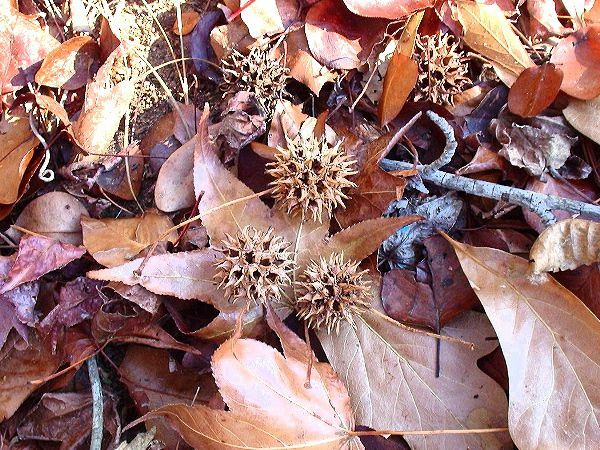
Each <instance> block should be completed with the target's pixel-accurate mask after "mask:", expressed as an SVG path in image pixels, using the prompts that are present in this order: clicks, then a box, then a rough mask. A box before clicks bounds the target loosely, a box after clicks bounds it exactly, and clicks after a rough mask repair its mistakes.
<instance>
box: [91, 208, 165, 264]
mask: <svg viewBox="0 0 600 450" xmlns="http://www.w3.org/2000/svg"><path fill="white" fill-rule="evenodd" d="M81 227H82V232H83V245H84V247H85V248H86V249H87V251H88V252H89V253H90V254H91V255H92V256H93V257H94V259H95V260H96V261H98V262H99V263H100V264H102V265H103V266H106V267H115V266H118V265H121V264H125V263H126V262H127V261H130V260H131V259H133V258H134V257H135V256H137V255H138V254H139V253H140V252H141V251H142V250H144V249H145V248H146V247H148V246H149V245H152V244H154V243H155V242H156V241H157V240H159V239H160V238H162V235H163V234H164V233H165V232H166V231H167V230H169V229H170V228H171V227H173V222H172V221H171V219H169V218H168V217H167V216H164V215H162V214H160V213H158V212H153V211H147V212H145V213H144V215H142V216H141V217H135V218H130V219H110V218H108V219H100V220H97V219H91V218H89V217H82V218H81ZM162 240H165V241H169V242H175V241H176V240H177V233H175V231H171V233H169V235H168V236H166V237H165V238H163V239H162Z"/></svg>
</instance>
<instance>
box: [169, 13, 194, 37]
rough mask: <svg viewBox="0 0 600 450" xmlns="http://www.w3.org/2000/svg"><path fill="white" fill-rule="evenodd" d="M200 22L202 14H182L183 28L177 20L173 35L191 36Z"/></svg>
mask: <svg viewBox="0 0 600 450" xmlns="http://www.w3.org/2000/svg"><path fill="white" fill-rule="evenodd" d="M199 20H200V14H198V13H197V12H196V11H186V12H184V13H181V28H179V21H178V20H177V19H175V23H174V24H173V33H175V34H176V35H178V36H185V35H186V34H190V33H191V32H192V31H193V30H194V28H195V27H196V24H197V23H198V21H199Z"/></svg>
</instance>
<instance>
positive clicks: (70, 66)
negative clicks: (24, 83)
mask: <svg viewBox="0 0 600 450" xmlns="http://www.w3.org/2000/svg"><path fill="white" fill-rule="evenodd" d="M99 52H100V49H99V47H98V44H96V42H95V41H94V40H93V39H92V38H91V37H89V36H75V37H73V38H71V39H69V40H68V41H65V42H63V43H62V44H60V46H58V47H56V48H55V49H53V50H52V51H50V52H49V53H48V55H46V58H45V59H44V62H43V63H42V66H41V67H40V69H39V70H38V71H37V73H36V75H35V82H36V83H38V84H41V85H43V86H49V87H54V88H61V89H65V90H76V89H79V88H81V87H83V86H85V85H86V84H87V82H88V80H89V78H90V67H91V65H92V63H93V62H94V61H95V60H96V59H97V58H98V57H99Z"/></svg>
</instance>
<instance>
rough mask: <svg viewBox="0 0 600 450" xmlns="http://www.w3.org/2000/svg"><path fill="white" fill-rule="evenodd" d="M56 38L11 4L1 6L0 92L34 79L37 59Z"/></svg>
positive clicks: (40, 57) (38, 59)
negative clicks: (0, 56)
mask: <svg viewBox="0 0 600 450" xmlns="http://www.w3.org/2000/svg"><path fill="white" fill-rule="evenodd" d="M58 45H59V42H58V41H57V40H56V39H55V38H53V37H52V36H51V35H50V34H49V33H48V32H47V31H45V30H42V28H40V25H39V23H38V22H37V20H36V19H35V18H33V17H29V16H26V15H25V14H21V13H20V12H19V11H18V10H17V9H16V8H15V7H14V6H13V5H8V4H6V5H2V8H0V55H2V58H0V94H2V95H4V94H6V93H9V92H13V91H16V90H17V89H19V88H21V87H23V86H25V85H26V84H27V83H28V82H30V81H33V77H34V75H35V72H36V70H37V69H38V68H39V63H41V61H42V60H43V59H44V57H45V56H46V55H47V54H48V53H49V52H50V51H51V50H52V49H54V48H56V47H58Z"/></svg>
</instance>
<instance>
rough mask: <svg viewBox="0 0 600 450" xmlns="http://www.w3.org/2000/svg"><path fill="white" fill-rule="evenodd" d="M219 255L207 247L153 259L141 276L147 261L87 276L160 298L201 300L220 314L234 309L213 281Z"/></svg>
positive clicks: (127, 264) (99, 271) (102, 270)
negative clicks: (138, 288) (140, 289)
mask: <svg viewBox="0 0 600 450" xmlns="http://www.w3.org/2000/svg"><path fill="white" fill-rule="evenodd" d="M219 255H220V253H219V252H218V251H215V250H213V249H209V248H205V249H202V250H196V251H191V252H181V253H166V254H163V255H156V256H151V257H150V258H148V260H147V262H146V264H145V265H144V267H143V270H142V273H141V275H140V276H138V275H136V273H135V271H137V270H138V269H139V268H140V265H141V264H142V261H143V260H144V258H138V259H136V260H134V261H131V262H128V263H126V264H122V265H120V266H116V267H112V268H110V269H101V270H92V271H90V272H88V273H87V276H88V277H89V278H91V279H93V280H104V281H118V282H121V283H124V284H126V285H128V286H135V285H137V284H139V285H141V286H143V287H145V288H146V289H148V290H149V291H150V292H154V293H155V294H159V295H172V296H174V297H177V298H181V299H184V300H192V299H196V300H202V301H204V302H206V303H210V304H211V305H213V306H214V307H215V308H217V309H219V310H220V311H231V310H232V309H235V307H234V306H233V305H231V304H230V303H229V302H228V301H227V300H226V299H225V298H224V295H223V293H224V291H223V290H221V289H219V288H218V283H217V282H216V281H215V280H214V279H213V276H214V275H215V273H216V270H215V263H216V262H217V261H218V258H219Z"/></svg>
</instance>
